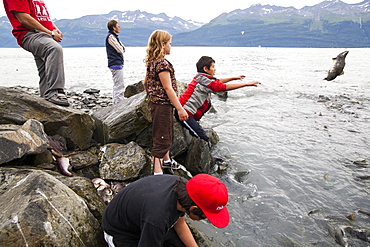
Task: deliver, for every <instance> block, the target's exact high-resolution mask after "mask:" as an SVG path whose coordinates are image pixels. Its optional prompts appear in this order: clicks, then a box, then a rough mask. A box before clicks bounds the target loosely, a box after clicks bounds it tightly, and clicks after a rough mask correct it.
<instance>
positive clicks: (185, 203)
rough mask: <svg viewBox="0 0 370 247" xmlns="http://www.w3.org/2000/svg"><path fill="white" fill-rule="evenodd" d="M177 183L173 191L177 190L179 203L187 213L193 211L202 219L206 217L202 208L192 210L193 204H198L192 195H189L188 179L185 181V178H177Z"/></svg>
mask: <svg viewBox="0 0 370 247" xmlns="http://www.w3.org/2000/svg"><path fill="white" fill-rule="evenodd" d="M175 184H176V186H175V188H174V189H173V191H175V192H176V194H177V200H178V201H179V204H180V205H181V207H183V208H184V209H185V210H186V213H187V214H190V213H192V214H194V215H196V216H198V217H199V218H200V219H205V216H204V213H203V211H202V209H200V208H199V207H198V208H194V209H193V210H191V212H190V208H191V207H192V206H197V204H195V203H194V202H193V200H192V199H191V198H190V196H189V195H188V192H187V190H186V181H184V180H183V179H177V180H176V181H175Z"/></svg>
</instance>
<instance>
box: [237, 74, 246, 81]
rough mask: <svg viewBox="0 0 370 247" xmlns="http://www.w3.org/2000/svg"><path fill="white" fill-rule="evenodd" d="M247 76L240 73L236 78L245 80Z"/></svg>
mask: <svg viewBox="0 0 370 247" xmlns="http://www.w3.org/2000/svg"><path fill="white" fill-rule="evenodd" d="M244 78H245V75H240V76H237V77H235V80H243V79H244Z"/></svg>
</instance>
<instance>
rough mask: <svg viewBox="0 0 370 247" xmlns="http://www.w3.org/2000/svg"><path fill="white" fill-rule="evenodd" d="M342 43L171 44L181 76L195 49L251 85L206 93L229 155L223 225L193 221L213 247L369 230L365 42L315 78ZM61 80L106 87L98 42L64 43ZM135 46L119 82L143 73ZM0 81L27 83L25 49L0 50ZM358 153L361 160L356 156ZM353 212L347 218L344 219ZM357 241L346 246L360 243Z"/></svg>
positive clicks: (369, 74)
mask: <svg viewBox="0 0 370 247" xmlns="http://www.w3.org/2000/svg"><path fill="white" fill-rule="evenodd" d="M344 50H346V49H345V48H343V49H337V48H335V49H334V48H333V49H316V48H310V49H306V48H304V49H303V48H217V47H173V48H172V54H171V55H170V56H168V57H167V58H168V60H169V61H171V62H172V64H173V65H174V67H175V70H176V72H175V73H176V78H177V79H178V80H179V81H182V82H190V80H191V79H192V77H193V76H194V75H195V73H196V68H195V63H196V62H197V60H198V59H199V58H200V56H202V55H207V56H212V57H213V58H214V59H215V60H216V70H217V71H216V77H218V78H222V77H229V76H235V75H240V74H244V75H246V79H245V81H251V80H258V81H260V82H261V83H262V85H261V86H259V87H257V88H242V89H239V90H236V91H232V92H229V97H228V99H227V100H226V101H225V100H221V99H218V97H217V96H214V97H213V103H214V106H215V108H216V110H217V113H209V114H207V115H206V116H205V117H204V118H203V119H202V124H203V125H207V126H210V127H213V128H214V129H215V130H216V132H217V133H218V135H219V137H220V143H219V144H218V145H217V146H216V148H215V150H214V152H215V155H220V156H224V157H226V158H227V159H228V161H229V164H230V167H229V169H228V171H227V172H225V173H224V174H222V175H217V176H219V177H220V179H221V180H222V181H224V182H225V183H226V185H227V187H228V189H229V193H230V197H229V204H228V205H229V206H228V207H229V210H230V214H231V222H230V225H229V226H228V227H227V228H225V229H217V228H215V227H213V226H212V225H210V224H209V223H207V222H197V223H196V225H197V226H198V227H201V228H202V230H203V231H204V232H205V233H206V234H207V235H208V236H210V237H211V238H212V241H213V243H214V246H340V245H338V244H337V243H336V242H335V240H334V237H333V236H334V234H333V232H336V231H337V232H338V231H339V229H340V227H341V226H352V227H353V228H354V229H367V230H370V218H369V216H367V215H365V214H362V213H358V210H362V211H366V212H370V179H369V177H370V161H369V160H368V159H369V157H370V70H369V65H370V64H369V60H368V58H369V57H370V49H368V48H363V49H348V50H349V54H348V56H347V59H346V63H347V64H346V67H345V69H344V71H345V74H344V75H342V76H340V77H338V78H337V79H335V80H334V81H331V82H327V81H324V80H323V78H325V76H326V70H328V69H330V68H331V58H332V57H335V56H336V55H337V54H339V53H340V52H342V51H344ZM64 53H65V70H66V78H67V82H66V87H67V88H68V89H70V90H73V91H77V92H82V91H83V90H84V89H86V88H97V89H100V90H101V93H102V94H111V88H112V82H111V75H110V71H109V70H108V68H107V67H106V55H105V48H66V49H64ZM144 56H145V48H144V47H127V52H126V55H125V63H126V64H125V78H126V79H125V80H126V83H127V84H132V83H136V82H138V81H140V80H142V79H143V78H144V74H145V68H144V64H143V62H142V60H143V58H144ZM0 65H1V68H2V69H1V72H0V86H16V85H23V86H31V87H36V86H37V81H38V76H37V72H36V67H35V64H34V62H33V58H32V56H31V55H30V54H29V53H28V52H26V51H23V50H22V49H6V48H1V49H0ZM364 160H365V161H364ZM354 213H356V217H355V219H354V220H349V219H347V218H346V216H348V215H351V214H354ZM369 245H370V243H367V245H366V244H364V243H363V242H358V243H357V244H355V245H353V246H369Z"/></svg>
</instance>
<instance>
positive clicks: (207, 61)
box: [197, 56, 215, 73]
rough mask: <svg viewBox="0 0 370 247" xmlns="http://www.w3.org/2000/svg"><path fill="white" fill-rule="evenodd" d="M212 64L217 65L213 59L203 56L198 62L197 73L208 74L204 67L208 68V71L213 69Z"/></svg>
mask: <svg viewBox="0 0 370 247" xmlns="http://www.w3.org/2000/svg"><path fill="white" fill-rule="evenodd" d="M212 63H215V60H213V58H211V57H207V56H203V57H201V58H200V59H199V60H198V62H197V71H198V72H199V73H206V72H205V71H204V66H205V67H207V69H210V68H211V65H212Z"/></svg>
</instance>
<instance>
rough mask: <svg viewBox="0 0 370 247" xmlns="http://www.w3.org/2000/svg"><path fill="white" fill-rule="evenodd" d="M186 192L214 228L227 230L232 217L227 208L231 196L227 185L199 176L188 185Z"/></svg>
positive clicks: (214, 179) (215, 179)
mask: <svg viewBox="0 0 370 247" xmlns="http://www.w3.org/2000/svg"><path fill="white" fill-rule="evenodd" d="M186 190H187V192H188V195H189V196H190V198H191V199H192V200H193V201H194V202H195V204H197V206H198V207H199V208H200V209H202V211H203V213H204V215H205V216H206V217H207V218H208V220H209V221H210V222H211V223H212V224H213V225H214V226H216V227H218V228H225V227H226V226H227V225H228V224H229V221H230V215H229V211H228V210H227V208H226V204H227V201H228V197H229V196H228V192H227V188H226V186H225V184H223V183H222V182H221V181H220V180H219V179H218V178H216V177H214V176H211V175H208V174H198V175H196V176H194V177H193V178H191V179H190V180H189V181H188V182H187V183H186Z"/></svg>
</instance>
